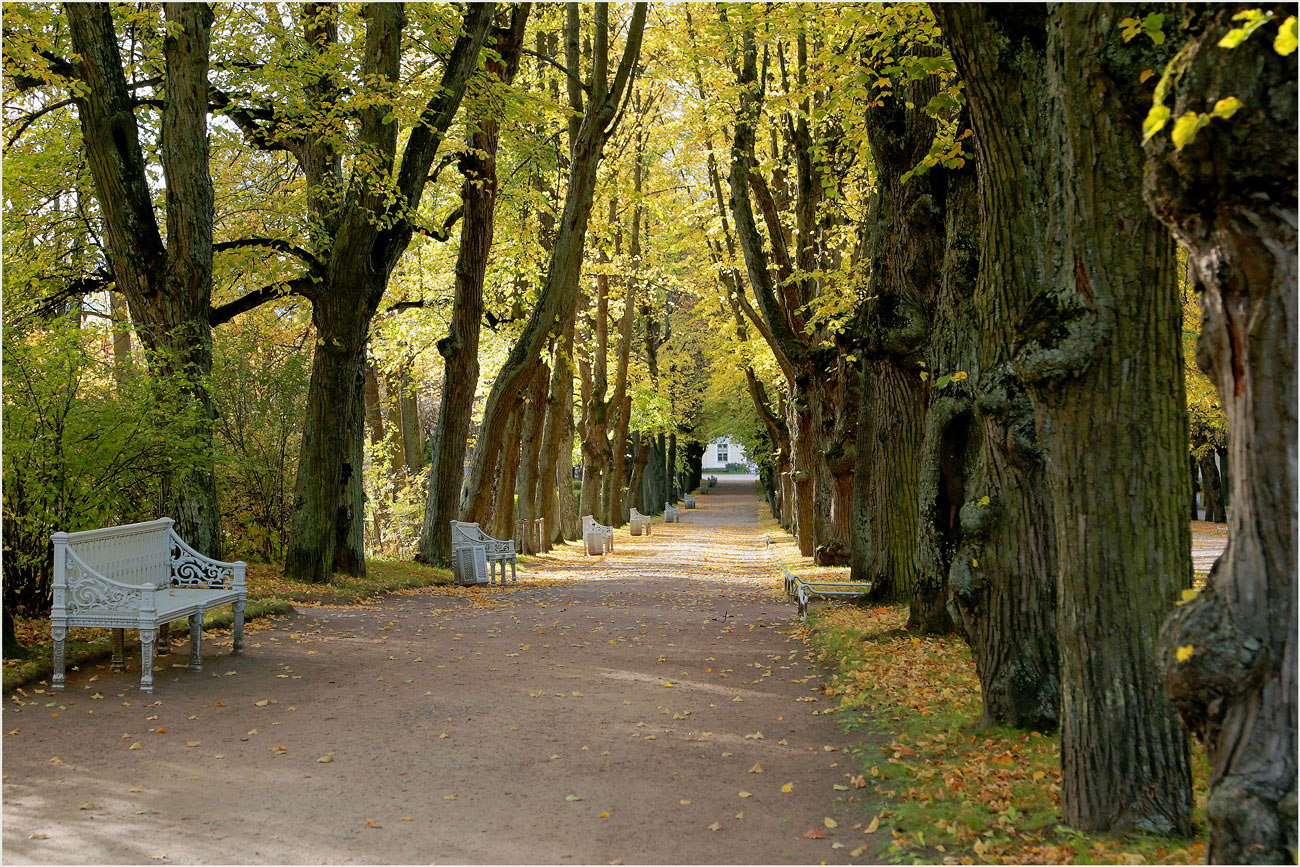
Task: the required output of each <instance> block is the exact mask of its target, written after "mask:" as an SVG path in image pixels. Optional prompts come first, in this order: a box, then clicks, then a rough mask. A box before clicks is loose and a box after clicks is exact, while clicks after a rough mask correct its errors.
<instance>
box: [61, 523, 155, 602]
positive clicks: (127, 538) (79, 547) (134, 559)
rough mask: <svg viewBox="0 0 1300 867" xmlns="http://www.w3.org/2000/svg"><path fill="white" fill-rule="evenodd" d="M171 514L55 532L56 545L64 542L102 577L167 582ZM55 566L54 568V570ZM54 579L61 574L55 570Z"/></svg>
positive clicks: (142, 582)
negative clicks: (75, 531)
mask: <svg viewBox="0 0 1300 867" xmlns="http://www.w3.org/2000/svg"><path fill="white" fill-rule="evenodd" d="M175 523H176V522H175V521H173V520H172V519H171V518H159V519H158V520H156V521H145V522H143V523H140V524H127V525H126V526H123V527H105V528H103V529H100V530H83V531H81V532H79V533H55V534H54V535H53V536H52V537H51V538H52V539H53V541H54V544H55V546H56V547H57V546H58V545H59V544H60V543H62V544H66V545H67V546H68V549H69V550H71V551H72V552H73V553H75V554H76V555H77V558H78V559H79V560H81V562H83V563H85V564H86V565H87V566H89V567H90V568H91V569H94V570H95V571H96V572H98V573H99V574H100V575H103V576H104V577H105V578H111V579H112V580H114V581H118V582H121V583H123V584H152V585H154V586H155V587H163V586H166V585H167V584H168V583H169V581H170V580H171V545H170V537H171V530H172V525H173V524H175ZM57 572H58V570H57V569H56V573H57ZM55 580H56V581H61V580H63V576H62V575H59V574H56V576H55Z"/></svg>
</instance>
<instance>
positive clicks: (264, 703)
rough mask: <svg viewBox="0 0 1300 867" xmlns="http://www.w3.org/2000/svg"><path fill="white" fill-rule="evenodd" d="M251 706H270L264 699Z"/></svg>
mask: <svg viewBox="0 0 1300 867" xmlns="http://www.w3.org/2000/svg"><path fill="white" fill-rule="evenodd" d="M253 704H254V705H255V706H256V707H266V706H267V705H268V704H270V702H269V701H267V700H266V699H262V700H261V701H255V702H253ZM366 821H369V820H368V819H367V820H366Z"/></svg>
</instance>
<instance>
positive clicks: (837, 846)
mask: <svg viewBox="0 0 1300 867" xmlns="http://www.w3.org/2000/svg"><path fill="white" fill-rule="evenodd" d="M831 848H832V849H843V848H844V844H843V843H832V844H831Z"/></svg>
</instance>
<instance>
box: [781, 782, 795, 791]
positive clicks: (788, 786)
mask: <svg viewBox="0 0 1300 867" xmlns="http://www.w3.org/2000/svg"><path fill="white" fill-rule="evenodd" d="M781 791H783V792H787V793H788V792H793V791H794V783H786V784H785V785H784V786H782V787H781Z"/></svg>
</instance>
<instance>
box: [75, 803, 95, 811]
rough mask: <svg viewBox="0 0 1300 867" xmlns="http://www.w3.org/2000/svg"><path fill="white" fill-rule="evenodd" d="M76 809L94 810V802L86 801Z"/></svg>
mask: <svg viewBox="0 0 1300 867" xmlns="http://www.w3.org/2000/svg"><path fill="white" fill-rule="evenodd" d="M77 809H78V810H93V809H95V802H94V801H87V802H86V803H84V804H82V805H81V806H80V807H78V808H77Z"/></svg>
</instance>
